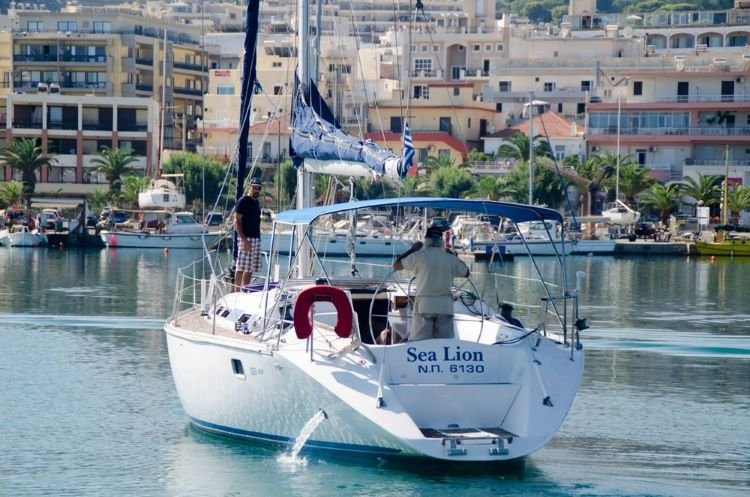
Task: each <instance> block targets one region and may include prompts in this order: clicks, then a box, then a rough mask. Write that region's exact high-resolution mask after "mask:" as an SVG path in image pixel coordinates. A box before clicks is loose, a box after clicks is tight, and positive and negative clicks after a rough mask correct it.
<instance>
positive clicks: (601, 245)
mask: <svg viewBox="0 0 750 497" xmlns="http://www.w3.org/2000/svg"><path fill="white" fill-rule="evenodd" d="M571 243H572V245H573V254H584V255H586V254H595V255H605V254H614V253H615V247H617V242H616V241H615V240H575V241H573V242H571Z"/></svg>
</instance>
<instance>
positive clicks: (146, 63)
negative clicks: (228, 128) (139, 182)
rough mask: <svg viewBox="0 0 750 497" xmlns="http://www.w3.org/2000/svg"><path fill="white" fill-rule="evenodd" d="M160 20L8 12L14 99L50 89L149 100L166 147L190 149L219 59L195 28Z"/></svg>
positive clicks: (85, 12)
mask: <svg viewBox="0 0 750 497" xmlns="http://www.w3.org/2000/svg"><path fill="white" fill-rule="evenodd" d="M160 15H162V16H163V17H162V18H158V17H150V16H148V15H147V13H146V11H145V10H143V9H136V8H133V7H129V6H126V7H87V6H80V5H76V4H70V5H68V7H66V8H65V9H63V11H61V12H49V11H44V10H37V9H32V10H28V9H18V8H11V9H9V18H10V21H11V29H12V45H13V47H12V48H13V51H12V54H13V71H12V87H13V91H16V92H24V93H28V92H34V91H35V90H36V87H37V86H38V85H39V84H40V83H45V84H50V83H55V84H56V85H58V86H59V87H60V90H61V93H62V94H64V95H94V96H98V97H103V98H111V97H128V98H133V97H143V98H154V99H156V100H157V101H158V102H159V105H160V106H161V107H162V108H163V109H164V113H163V114H164V125H163V128H164V138H163V142H164V147H165V148H177V149H182V148H188V149H194V146H195V141H194V140H195V122H196V119H197V118H198V117H199V116H201V115H202V108H203V93H204V88H205V86H206V79H207V73H208V69H209V68H211V67H212V66H216V67H218V65H219V64H220V60H219V55H218V53H219V51H218V48H217V47H215V46H207V45H205V44H204V43H202V28H201V26H198V25H193V24H175V23H171V22H170V19H169V18H168V13H167V12H163V11H162V12H160ZM159 139H160V141H162V139H161V138H159Z"/></svg>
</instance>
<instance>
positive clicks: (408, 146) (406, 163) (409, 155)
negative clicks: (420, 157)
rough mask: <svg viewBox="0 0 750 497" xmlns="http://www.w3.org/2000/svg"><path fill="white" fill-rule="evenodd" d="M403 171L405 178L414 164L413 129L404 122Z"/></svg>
mask: <svg viewBox="0 0 750 497" xmlns="http://www.w3.org/2000/svg"><path fill="white" fill-rule="evenodd" d="M403 159H404V160H403V165H402V171H403V176H405V175H406V173H407V171H409V169H411V166H412V165H413V164H414V144H413V143H412V141H411V129H409V123H408V122H404V156H403Z"/></svg>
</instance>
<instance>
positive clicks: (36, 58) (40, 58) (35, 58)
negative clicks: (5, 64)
mask: <svg viewBox="0 0 750 497" xmlns="http://www.w3.org/2000/svg"><path fill="white" fill-rule="evenodd" d="M13 62H57V54H13Z"/></svg>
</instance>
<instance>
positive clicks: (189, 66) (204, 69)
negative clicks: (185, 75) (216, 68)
mask: <svg viewBox="0 0 750 497" xmlns="http://www.w3.org/2000/svg"><path fill="white" fill-rule="evenodd" d="M172 67H174V68H175V69H186V70H188V71H198V72H207V71H208V67H206V66H205V65H202V64H188V63H187V62H172Z"/></svg>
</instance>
